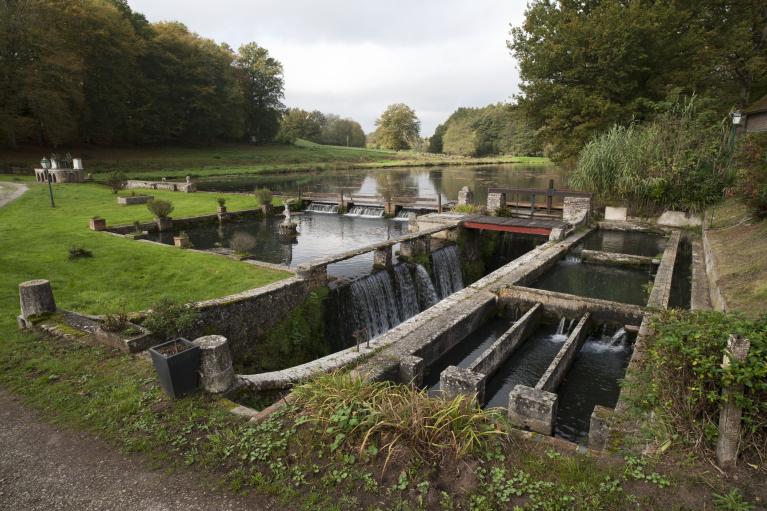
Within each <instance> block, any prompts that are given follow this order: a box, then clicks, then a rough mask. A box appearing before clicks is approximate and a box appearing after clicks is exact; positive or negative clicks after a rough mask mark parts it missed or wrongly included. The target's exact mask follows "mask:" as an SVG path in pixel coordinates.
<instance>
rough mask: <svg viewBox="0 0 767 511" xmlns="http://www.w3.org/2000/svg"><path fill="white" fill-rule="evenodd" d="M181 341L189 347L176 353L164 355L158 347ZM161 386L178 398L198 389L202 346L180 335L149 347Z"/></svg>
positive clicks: (171, 395)
mask: <svg viewBox="0 0 767 511" xmlns="http://www.w3.org/2000/svg"><path fill="white" fill-rule="evenodd" d="M173 343H181V344H184V345H186V346H188V348H187V349H186V350H184V351H182V352H181V353H177V354H175V355H170V356H167V355H164V354H163V353H161V352H160V351H158V348H162V347H163V346H170V345H172V344H173ZM149 354H150V355H151V356H152V362H153V363H154V368H155V370H156V371H157V379H158V380H160V386H161V387H162V389H163V390H164V391H165V393H166V394H168V395H169V396H170V397H172V398H174V399H177V398H179V397H181V396H185V395H186V394H189V393H192V392H194V391H195V390H197V385H198V380H199V375H198V371H199V369H200V347H199V346H196V345H195V344H194V343H192V342H190V341H187V340H186V339H183V338H181V337H179V338H178V339H174V340H172V341H168V342H164V343H162V344H158V345H157V346H154V347H152V348H149Z"/></svg>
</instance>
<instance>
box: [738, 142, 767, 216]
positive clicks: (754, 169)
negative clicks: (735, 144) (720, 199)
mask: <svg viewBox="0 0 767 511" xmlns="http://www.w3.org/2000/svg"><path fill="white" fill-rule="evenodd" d="M736 161H737V167H738V174H737V177H738V179H737V184H736V188H735V191H736V193H737V194H738V196H739V197H740V198H741V199H742V200H743V202H744V203H745V204H746V206H748V208H749V209H750V210H751V212H752V213H753V214H754V215H755V216H756V217H757V218H767V133H749V134H748V135H746V137H745V140H744V141H743V143H742V144H741V146H740V148H739V150H738V154H737V157H736Z"/></svg>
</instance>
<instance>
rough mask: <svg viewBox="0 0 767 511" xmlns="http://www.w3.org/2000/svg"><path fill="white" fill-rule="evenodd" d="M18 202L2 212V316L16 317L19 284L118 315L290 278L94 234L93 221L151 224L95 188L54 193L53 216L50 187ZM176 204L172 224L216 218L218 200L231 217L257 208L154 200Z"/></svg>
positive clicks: (188, 197)
mask: <svg viewBox="0 0 767 511" xmlns="http://www.w3.org/2000/svg"><path fill="white" fill-rule="evenodd" d="M27 185H28V186H29V187H30V189H29V190H28V191H27V192H26V193H25V194H24V195H22V196H21V197H20V198H19V199H17V200H16V201H14V202H11V203H10V204H8V205H6V206H5V207H3V208H0V239H2V246H3V249H2V250H1V251H0V267H2V268H3V271H2V272H0V289H2V290H3V292H2V293H0V313H1V314H2V315H3V316H6V317H7V316H10V317H13V316H14V315H15V314H18V307H19V305H18V295H17V286H18V284H19V282H22V281H25V280H30V279H37V278H45V279H49V280H50V281H51V284H52V286H53V290H54V293H55V296H56V300H57V302H58V305H59V306H60V307H63V308H70V309H74V310H78V311H82V312H91V313H102V312H104V311H105V310H108V309H112V308H115V307H125V308H126V309H127V310H140V309H143V308H146V307H148V306H149V305H151V304H152V303H153V302H155V301H157V300H158V299H159V298H161V297H164V296H168V297H171V298H173V299H176V300H180V301H184V302H187V301H191V300H199V299H204V298H213V297H216V296H222V295H226V294H230V293H235V292H239V291H243V290H245V289H250V288H253V287H258V286H261V285H265V284H268V283H270V282H274V281H275V280H279V279H282V278H285V277H286V276H287V275H288V274H287V273H285V272H280V271H275V270H270V269H265V268H258V267H254V266H253V265H249V264H244V263H239V262H235V261H232V260H230V259H227V258H224V257H219V256H214V255H207V254H201V253H193V252H187V251H183V250H179V249H175V248H174V247H166V246H160V245H155V244H150V243H140V242H136V241H132V240H128V239H123V238H120V237H116V236H111V235H109V234H106V233H98V232H93V231H90V230H89V229H88V220H89V219H90V218H91V217H92V216H94V215H100V216H101V217H103V218H106V219H107V221H108V222H109V224H112V225H116V224H129V223H132V222H133V221H134V220H141V221H144V220H151V218H152V215H151V214H150V213H149V211H148V210H147V208H146V206H144V205H133V206H120V205H118V204H117V203H116V199H115V195H114V194H112V193H111V192H110V191H109V190H108V189H106V188H105V187H102V186H99V185H95V184H83V185H56V186H54V194H55V199H56V207H55V208H51V207H50V203H49V201H48V190H47V187H46V186H43V185H38V184H34V183H31V182H29V181H28V180H27ZM152 193H153V194H154V195H155V196H156V197H157V198H162V199H167V200H170V201H172V202H173V204H174V206H175V210H174V212H173V216H176V217H182V216H192V215H199V214H209V213H214V212H215V211H216V205H217V204H216V200H215V199H216V197H219V196H223V197H226V198H227V205H228V206H229V207H230V209H231V210H236V209H244V208H253V207H255V202H254V199H253V198H252V197H247V196H241V195H222V194H205V193H196V194H183V193H173V192H162V191H153V192H152ZM75 246H76V247H82V248H85V249H87V250H90V251H91V252H92V253H93V257H90V258H83V259H76V260H69V259H68V249H69V248H70V247H75Z"/></svg>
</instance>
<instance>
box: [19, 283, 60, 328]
mask: <svg viewBox="0 0 767 511" xmlns="http://www.w3.org/2000/svg"><path fill="white" fill-rule="evenodd" d="M19 302H20V303H21V317H22V318H24V319H27V318H28V317H30V316H34V315H35V314H44V313H46V312H56V301H55V300H54V299H53V290H52V289H51V283H50V282H49V281H47V280H44V279H39V280H28V281H26V282H22V283H21V284H19Z"/></svg>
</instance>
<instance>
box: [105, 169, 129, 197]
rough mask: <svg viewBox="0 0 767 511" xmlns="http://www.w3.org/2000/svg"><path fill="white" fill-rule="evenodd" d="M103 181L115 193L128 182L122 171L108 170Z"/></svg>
mask: <svg viewBox="0 0 767 511" xmlns="http://www.w3.org/2000/svg"><path fill="white" fill-rule="evenodd" d="M104 182H105V183H106V185H107V186H108V187H109V188H111V189H112V193H117V192H119V191H120V190H122V189H123V188H125V185H127V184H128V177H127V176H126V175H125V174H123V173H122V172H118V171H115V172H110V173H109V175H108V176H107V178H106V180H105V181H104Z"/></svg>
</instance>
